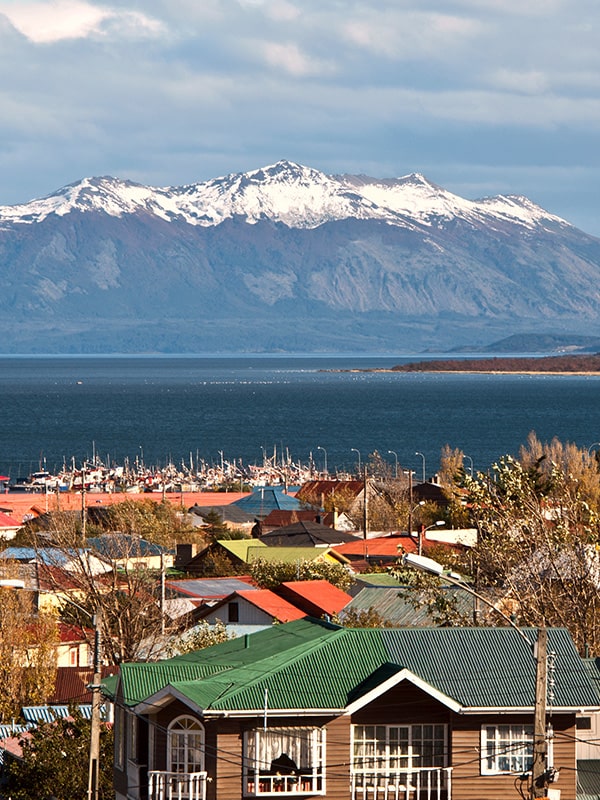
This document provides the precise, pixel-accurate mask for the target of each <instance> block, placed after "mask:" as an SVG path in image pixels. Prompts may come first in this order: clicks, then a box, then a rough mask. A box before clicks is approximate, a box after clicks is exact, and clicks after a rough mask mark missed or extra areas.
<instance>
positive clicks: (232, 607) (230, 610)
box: [227, 603, 240, 622]
mask: <svg viewBox="0 0 600 800" xmlns="http://www.w3.org/2000/svg"><path fill="white" fill-rule="evenodd" d="M227 614H228V620H227V621H228V622H239V621H240V604H239V603H228V604H227Z"/></svg>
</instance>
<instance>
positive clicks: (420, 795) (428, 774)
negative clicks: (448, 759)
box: [352, 767, 452, 800]
mask: <svg viewBox="0 0 600 800" xmlns="http://www.w3.org/2000/svg"><path fill="white" fill-rule="evenodd" d="M352 800H452V767H444V768H442V767H429V768H423V769H413V770H405V771H402V772H397V773H394V774H390V775H383V774H380V773H369V772H363V773H357V774H354V775H353V776H352Z"/></svg>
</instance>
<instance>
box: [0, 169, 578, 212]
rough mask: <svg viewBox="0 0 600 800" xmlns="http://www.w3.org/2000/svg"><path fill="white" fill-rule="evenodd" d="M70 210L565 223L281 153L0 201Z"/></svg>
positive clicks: (513, 202)
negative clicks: (170, 182) (196, 172)
mask: <svg viewBox="0 0 600 800" xmlns="http://www.w3.org/2000/svg"><path fill="white" fill-rule="evenodd" d="M76 211H77V212H92V211H95V212H102V213H105V214H108V215H110V216H115V217H120V216H123V215H126V214H136V213H148V214H152V215H154V216H157V217H160V218H161V219H163V220H166V221H172V220H175V219H178V220H180V221H182V222H186V223H188V224H191V225H201V226H213V225H218V224H219V223H221V222H223V221H225V220H226V219H231V218H236V217H237V218H241V219H243V220H245V221H246V222H247V223H249V224H255V223H256V222H258V221H259V220H262V219H268V220H271V221H273V222H281V223H284V224H286V225H288V226H289V227H292V228H315V227H318V226H319V225H322V224H324V223H326V222H332V221H337V220H343V219H374V220H379V221H382V222H385V223H387V224H391V225H401V226H404V227H411V228H414V227H415V226H432V225H440V224H444V221H448V220H451V219H454V218H457V217H459V218H462V219H466V220H468V221H470V222H472V223H475V222H477V223H478V224H480V223H481V222H484V221H485V220H486V219H490V218H495V219H498V220H501V221H511V222H513V223H518V224H521V225H525V226H527V227H532V226H534V225H536V224H543V222H544V221H545V220H551V221H553V222H559V223H563V224H566V223H565V222H564V220H561V219H560V218H558V217H554V216H553V215H551V214H548V213H547V212H545V211H544V210H543V209H541V208H540V207H539V206H536V205H535V204H534V203H532V202H531V201H529V200H528V199H527V198H522V197H516V196H506V197H505V196H499V197H494V198H486V199H484V200H477V201H473V200H465V199H464V198H462V197H459V196H458V195H455V194H452V193H451V192H449V191H446V190H445V189H443V188H441V187H440V186H437V185H436V184H434V183H431V182H430V181H429V180H427V178H425V177H424V176H423V175H421V174H420V173H412V174H409V175H405V176H404V177H400V178H371V177H368V176H366V175H326V174H325V173H323V172H320V171H319V170H316V169H313V168H311V167H306V166H303V165H301V164H296V163H294V162H292V161H286V160H281V161H277V162H276V163H274V164H271V165H269V166H266V167H261V168H259V169H256V170H252V171H250V172H244V173H231V174H229V175H225V176H222V177H219V178H214V179H212V180H208V181H205V182H201V183H194V184H189V185H186V186H179V187H167V188H162V189H161V188H153V187H149V186H143V185H141V184H137V183H134V182H132V181H125V180H118V179H115V178H111V177H108V176H105V177H95V178H84V179H83V180H81V181H79V182H76V183H72V184H69V185H68V186H65V187H63V188H62V189H60V190H59V191H57V192H55V193H53V194H51V195H48V196H47V197H45V198H42V199H39V200H33V201H31V202H30V203H26V204H21V205H16V206H5V207H0V224H1V223H5V224H7V223H8V224H9V223H34V222H40V221H42V220H43V219H45V218H46V217H47V216H48V215H50V214H56V215H57V216H65V215H67V214H69V213H72V212H76Z"/></svg>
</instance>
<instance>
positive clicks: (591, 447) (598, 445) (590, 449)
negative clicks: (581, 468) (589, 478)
mask: <svg viewBox="0 0 600 800" xmlns="http://www.w3.org/2000/svg"><path fill="white" fill-rule="evenodd" d="M594 447H600V442H594V443H593V444H591V445H590V446H589V447H588V458H591V457H592V450H593V449H594Z"/></svg>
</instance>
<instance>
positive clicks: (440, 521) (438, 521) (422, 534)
mask: <svg viewBox="0 0 600 800" xmlns="http://www.w3.org/2000/svg"><path fill="white" fill-rule="evenodd" d="M421 502H423V501H421ZM445 524H446V520H443V519H436V521H435V522H434V523H433V524H432V525H428V526H427V527H426V528H425V527H424V526H421V528H420V530H419V555H422V553H423V539H425V538H426V537H425V534H426V533H427V531H430V530H432V529H433V528H439V527H440V525H445Z"/></svg>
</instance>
